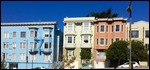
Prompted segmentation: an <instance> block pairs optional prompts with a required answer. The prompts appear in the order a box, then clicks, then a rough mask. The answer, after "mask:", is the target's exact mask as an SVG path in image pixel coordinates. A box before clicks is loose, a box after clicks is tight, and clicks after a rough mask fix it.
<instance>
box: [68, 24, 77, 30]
mask: <svg viewBox="0 0 150 70" xmlns="http://www.w3.org/2000/svg"><path fill="white" fill-rule="evenodd" d="M68 24H72V29H71V30H68V28H69V27H68ZM68 24H67V31H74V30H75V29H74V25H75V24H74V23H68Z"/></svg>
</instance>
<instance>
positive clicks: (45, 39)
mask: <svg viewBox="0 0 150 70" xmlns="http://www.w3.org/2000/svg"><path fill="white" fill-rule="evenodd" d="M56 25H57V23H56V22H25V23H1V59H3V60H4V62H5V63H6V64H7V66H6V67H7V68H8V69H32V68H36V67H45V68H50V69H54V68H56V67H57V62H58V61H59V56H60V55H59V52H60V51H61V49H59V48H61V47H62V46H61V44H60V42H61V40H60V38H61V30H60V29H58V28H57V26H56Z"/></svg>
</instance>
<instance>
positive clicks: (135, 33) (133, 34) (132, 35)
mask: <svg viewBox="0 0 150 70" xmlns="http://www.w3.org/2000/svg"><path fill="white" fill-rule="evenodd" d="M131 37H132V38H138V37H139V31H137V30H135V31H131Z"/></svg>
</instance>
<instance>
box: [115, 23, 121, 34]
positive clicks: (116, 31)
mask: <svg viewBox="0 0 150 70" xmlns="http://www.w3.org/2000/svg"><path fill="white" fill-rule="evenodd" d="M116 25H119V31H116ZM116 25H115V33H119V32H120V31H121V27H120V24H116Z"/></svg>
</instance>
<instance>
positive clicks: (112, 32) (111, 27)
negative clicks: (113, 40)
mask: <svg viewBox="0 0 150 70" xmlns="http://www.w3.org/2000/svg"><path fill="white" fill-rule="evenodd" d="M112 27H113V28H112ZM112 29H113V31H112ZM113 32H114V25H111V33H113Z"/></svg>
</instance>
